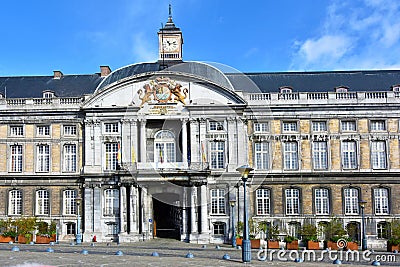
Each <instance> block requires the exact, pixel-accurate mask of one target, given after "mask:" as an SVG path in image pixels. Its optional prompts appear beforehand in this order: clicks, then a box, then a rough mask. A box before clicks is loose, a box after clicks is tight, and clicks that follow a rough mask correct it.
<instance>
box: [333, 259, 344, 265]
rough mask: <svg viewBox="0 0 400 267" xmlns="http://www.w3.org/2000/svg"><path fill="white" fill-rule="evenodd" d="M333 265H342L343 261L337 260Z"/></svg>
mask: <svg viewBox="0 0 400 267" xmlns="http://www.w3.org/2000/svg"><path fill="white" fill-rule="evenodd" d="M333 264H342V261H341V260H339V259H336V260H334V261H333Z"/></svg>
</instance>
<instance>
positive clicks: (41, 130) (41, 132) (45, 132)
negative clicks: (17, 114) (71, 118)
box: [36, 125, 50, 136]
mask: <svg viewBox="0 0 400 267" xmlns="http://www.w3.org/2000/svg"><path fill="white" fill-rule="evenodd" d="M36 136H50V125H40V126H36Z"/></svg>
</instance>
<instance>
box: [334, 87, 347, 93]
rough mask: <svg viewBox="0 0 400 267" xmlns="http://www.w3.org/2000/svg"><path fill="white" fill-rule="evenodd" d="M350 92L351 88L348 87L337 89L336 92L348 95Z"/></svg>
mask: <svg viewBox="0 0 400 267" xmlns="http://www.w3.org/2000/svg"><path fill="white" fill-rule="evenodd" d="M348 91H349V87H347V86H338V87H335V92H336V93H347V92H348Z"/></svg>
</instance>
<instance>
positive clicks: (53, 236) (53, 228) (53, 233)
mask: <svg viewBox="0 0 400 267" xmlns="http://www.w3.org/2000/svg"><path fill="white" fill-rule="evenodd" d="M49 235H50V242H56V235H57V222H56V221H51V223H50V225H49Z"/></svg>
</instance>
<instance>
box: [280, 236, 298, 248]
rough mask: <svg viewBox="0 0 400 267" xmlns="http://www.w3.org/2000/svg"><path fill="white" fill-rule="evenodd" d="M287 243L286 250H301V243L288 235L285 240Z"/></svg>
mask: <svg viewBox="0 0 400 267" xmlns="http://www.w3.org/2000/svg"><path fill="white" fill-rule="evenodd" d="M283 241H285V242H286V249H291V250H293V249H294V250H297V249H299V241H298V239H297V238H296V237H294V236H291V235H287V236H285V238H284V239H283Z"/></svg>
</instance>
